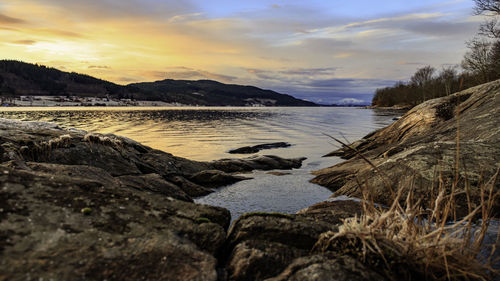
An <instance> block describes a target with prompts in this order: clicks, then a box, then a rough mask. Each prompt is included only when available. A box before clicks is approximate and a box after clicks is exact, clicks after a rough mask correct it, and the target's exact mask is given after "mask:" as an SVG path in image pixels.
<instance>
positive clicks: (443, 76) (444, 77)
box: [438, 65, 457, 96]
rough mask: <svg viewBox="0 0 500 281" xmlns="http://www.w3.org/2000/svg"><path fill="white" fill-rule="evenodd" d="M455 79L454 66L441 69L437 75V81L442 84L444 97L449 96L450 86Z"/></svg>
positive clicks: (455, 68)
mask: <svg viewBox="0 0 500 281" xmlns="http://www.w3.org/2000/svg"><path fill="white" fill-rule="evenodd" d="M456 77H457V67H456V66H455V65H453V66H448V67H443V69H441V72H440V73H439V76H438V79H439V80H440V81H441V83H443V85H444V90H445V93H446V95H447V96H448V95H450V94H451V86H452V85H453V81H454V80H455V78H456Z"/></svg>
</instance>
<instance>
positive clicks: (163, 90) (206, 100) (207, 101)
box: [129, 79, 316, 106]
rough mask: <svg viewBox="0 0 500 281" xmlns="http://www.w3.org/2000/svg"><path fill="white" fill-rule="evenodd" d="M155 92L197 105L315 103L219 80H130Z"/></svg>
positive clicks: (302, 104) (309, 104)
mask: <svg viewBox="0 0 500 281" xmlns="http://www.w3.org/2000/svg"><path fill="white" fill-rule="evenodd" d="M129 86H132V87H136V88H139V89H141V90H144V91H146V92H149V93H154V94H155V95H158V96H160V95H166V96H168V98H170V99H172V100H175V101H178V100H183V101H185V103H187V104H201V105H220V104H221V103H222V104H224V105H233V106H241V105H248V104H263V105H270V106H273V105H275V106H276V105H278V106H279V105H288V106H315V105H316V104H314V103H312V102H309V101H304V100H299V99H296V98H294V97H292V96H290V95H284V94H279V93H277V92H274V91H271V90H263V89H260V88H257V87H253V86H242V85H232V84H223V83H219V82H216V81H212V80H198V81H188V80H172V79H166V80H162V81H156V82H145V83H136V84H130V85H129Z"/></svg>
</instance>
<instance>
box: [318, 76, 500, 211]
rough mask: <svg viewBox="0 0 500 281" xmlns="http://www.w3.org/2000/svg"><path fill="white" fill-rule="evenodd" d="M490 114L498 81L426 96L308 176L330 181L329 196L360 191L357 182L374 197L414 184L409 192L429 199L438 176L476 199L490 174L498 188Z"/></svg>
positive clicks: (383, 198)
mask: <svg viewBox="0 0 500 281" xmlns="http://www.w3.org/2000/svg"><path fill="white" fill-rule="evenodd" d="M498 120H500V80H497V81H494V82H491V83H488V84H483V85H480V86H477V87H474V88H470V89H468V90H465V91H462V92H459V93H456V94H453V95H450V96H447V97H443V98H439V99H434V100H429V101H427V102H425V103H422V104H420V105H418V106H416V107H415V108H413V109H412V110H410V111H409V112H407V113H406V114H405V115H404V116H403V117H402V118H401V119H399V120H398V121H396V122H394V123H393V124H392V125H390V126H388V127H386V128H383V129H381V130H378V131H376V132H374V133H372V134H370V135H368V136H367V137H365V138H364V139H363V140H361V141H357V142H355V144H354V148H355V150H356V151H354V150H352V149H349V148H343V149H341V150H339V151H337V152H336V153H334V154H335V155H342V156H343V157H344V158H347V159H349V160H347V161H345V162H343V163H340V164H338V165H335V166H333V167H330V168H325V169H322V170H319V171H315V172H314V174H315V175H316V177H315V178H314V179H313V180H312V182H313V183H317V184H320V185H323V186H326V187H328V188H330V189H331V190H332V191H334V194H333V195H332V196H333V197H336V196H340V195H347V196H354V197H360V196H361V193H362V192H361V190H362V189H365V190H371V192H372V195H373V198H374V200H375V201H376V202H379V203H382V204H390V203H391V201H392V200H393V196H392V195H391V191H390V190H391V189H392V190H394V191H395V190H397V189H399V188H405V191H404V192H403V196H402V198H405V197H406V192H407V191H408V189H409V188H410V187H414V188H415V195H416V197H417V198H422V199H423V200H424V201H423V202H429V201H430V200H429V199H430V198H431V197H432V196H435V194H434V193H433V191H434V192H436V190H437V188H436V187H437V186H439V184H440V183H441V184H444V186H446V187H451V186H452V185H453V183H454V182H457V183H458V186H456V190H457V191H464V190H465V188H466V187H468V186H470V187H471V189H470V195H471V198H472V201H473V203H475V204H477V203H479V202H480V200H481V198H480V194H479V193H480V191H479V185H481V182H487V181H488V180H490V179H493V183H492V184H494V186H495V188H496V189H497V190H498V188H500V181H498V179H496V180H495V178H492V177H493V176H494V174H495V173H496V171H497V169H498V168H499V166H498V163H500V142H498V140H499V139H500V130H499V128H500V127H499V126H498ZM457 135H458V139H459V143H458V144H457ZM360 154H362V155H363V157H361V156H360ZM457 155H459V161H458V163H457V162H456V161H455V160H456V158H457V157H456V156H457ZM456 167H458V171H457V170H456ZM456 175H458V178H456ZM361 185H362V186H361ZM457 204H458V205H459V208H457V209H458V210H461V211H464V212H466V211H467V209H468V208H467V207H466V199H465V192H464V193H463V194H462V195H460V196H459V197H458V198H457ZM496 204H497V206H498V207H500V204H499V202H498V201H497V203H496ZM499 209H500V208H496V210H499Z"/></svg>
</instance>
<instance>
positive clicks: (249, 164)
mask: <svg viewBox="0 0 500 281" xmlns="http://www.w3.org/2000/svg"><path fill="white" fill-rule="evenodd" d="M305 159H306V158H292V159H284V158H281V157H278V156H273V155H255V156H251V157H248V158H244V159H221V160H217V161H213V162H212V163H211V165H212V167H213V168H214V169H216V170H221V171H224V172H227V173H234V172H249V171H252V170H287V169H294V168H300V166H301V165H302V162H303V161H304V160H305Z"/></svg>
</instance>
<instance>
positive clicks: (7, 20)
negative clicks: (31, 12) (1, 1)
mask: <svg viewBox="0 0 500 281" xmlns="http://www.w3.org/2000/svg"><path fill="white" fill-rule="evenodd" d="M0 23H1V24H19V23H25V21H24V20H22V19H18V18H13V17H9V16H6V15H4V14H0Z"/></svg>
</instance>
